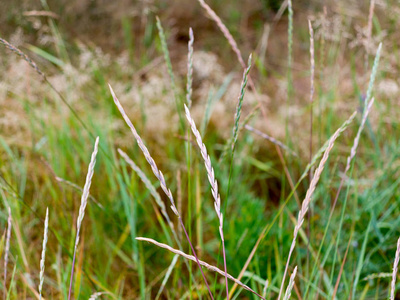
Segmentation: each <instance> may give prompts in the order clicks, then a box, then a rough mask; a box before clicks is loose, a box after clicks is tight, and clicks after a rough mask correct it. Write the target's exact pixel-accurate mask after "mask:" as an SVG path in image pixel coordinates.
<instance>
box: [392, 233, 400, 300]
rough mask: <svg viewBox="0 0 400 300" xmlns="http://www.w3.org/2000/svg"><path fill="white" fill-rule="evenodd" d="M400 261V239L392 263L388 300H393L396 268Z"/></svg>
mask: <svg viewBox="0 0 400 300" xmlns="http://www.w3.org/2000/svg"><path fill="white" fill-rule="evenodd" d="M399 260H400V238H399V239H398V240H397V249H396V256H395V258H394V263H393V273H392V283H391V285H390V300H394V299H395V291H396V276H397V268H398V266H399Z"/></svg>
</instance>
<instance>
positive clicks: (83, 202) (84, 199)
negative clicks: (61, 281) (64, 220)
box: [68, 137, 99, 300]
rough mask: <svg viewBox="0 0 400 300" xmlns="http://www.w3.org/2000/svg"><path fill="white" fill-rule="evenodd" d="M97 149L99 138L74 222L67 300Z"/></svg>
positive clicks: (69, 297) (95, 144)
mask: <svg viewBox="0 0 400 300" xmlns="http://www.w3.org/2000/svg"><path fill="white" fill-rule="evenodd" d="M98 147H99V137H97V138H96V141H95V143H94V149H93V153H92V157H91V159H90V163H89V167H88V172H87V175H86V181H85V185H84V187H83V193H82V198H81V205H80V207H79V214H78V219H77V221H76V238H75V246H74V254H73V257H72V267H71V278H70V284H69V291H68V300H70V299H71V292H72V281H73V278H74V268H75V258H76V252H77V249H78V244H79V234H80V231H81V226H82V221H83V217H84V216H85V208H86V205H87V200H88V197H89V191H90V185H91V183H92V178H93V174H94V167H95V165H96V156H97V152H98Z"/></svg>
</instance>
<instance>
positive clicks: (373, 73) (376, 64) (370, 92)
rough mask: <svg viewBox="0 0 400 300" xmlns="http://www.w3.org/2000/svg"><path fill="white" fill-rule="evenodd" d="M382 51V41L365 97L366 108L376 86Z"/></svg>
mask: <svg viewBox="0 0 400 300" xmlns="http://www.w3.org/2000/svg"><path fill="white" fill-rule="evenodd" d="M381 51H382V43H380V44H379V46H378V50H377V51H376V55H375V60H374V65H373V67H372V72H371V77H370V79H369V84H368V90H367V95H366V97H365V101H366V106H364V107H365V108H364V109H366V107H367V104H368V102H369V100H370V99H371V95H372V89H373V87H374V82H375V78H376V73H377V71H378V66H379V59H380V57H381Z"/></svg>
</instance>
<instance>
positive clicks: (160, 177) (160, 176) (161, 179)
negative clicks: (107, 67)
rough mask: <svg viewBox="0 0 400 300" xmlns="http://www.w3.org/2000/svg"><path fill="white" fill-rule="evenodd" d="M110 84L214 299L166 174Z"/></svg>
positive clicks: (119, 107)
mask: <svg viewBox="0 0 400 300" xmlns="http://www.w3.org/2000/svg"><path fill="white" fill-rule="evenodd" d="M108 86H109V88H110V92H111V95H112V97H113V99H114V103H115V105H116V106H117V108H118V110H119V111H120V113H121V115H122V117H123V118H124V120H125V122H126V124H127V125H128V127H129V128H130V130H131V132H132V134H133V136H134V137H135V139H136V142H137V143H138V146H139V148H140V150H142V152H143V155H144V157H145V158H146V160H147V162H148V163H149V165H150V167H151V170H152V171H153V173H154V175H155V176H156V178H157V179H158V181H159V182H160V186H161V189H162V190H163V192H164V193H165V195H166V196H167V197H168V199H169V200H170V204H171V206H170V207H171V209H172V211H173V212H174V214H175V215H176V216H177V217H178V219H179V222H180V224H181V226H182V229H183V231H184V233H185V235H186V239H187V241H188V243H189V245H190V248H191V250H192V252H193V255H194V257H195V258H196V262H197V265H198V267H199V269H200V272H201V274H202V276H203V279H204V282H205V284H206V286H207V289H208V292H209V294H210V297H211V299H214V297H213V295H212V293H211V290H210V287H209V285H208V282H207V279H206V277H205V275H204V273H203V270H202V268H201V265H200V263H199V261H198V258H197V255H196V251H195V250H194V247H193V245H192V242H191V241H190V238H189V235H188V233H187V231H186V228H185V225H184V224H183V221H182V218H181V216H180V214H179V212H178V210H177V208H176V205H175V201H174V197H173V196H172V192H171V190H170V189H168V188H167V184H166V183H165V178H164V175H163V173H162V172H161V171H160V170H159V169H158V167H157V164H156V162H155V161H154V159H153V158H152V157H151V155H150V153H149V150H148V149H147V147H146V145H145V144H144V143H143V141H142V138H141V137H140V136H139V134H138V133H137V131H136V128H135V126H133V124H132V122H131V120H130V119H129V117H128V115H127V114H126V112H125V110H124V108H123V107H122V105H121V103H120V102H119V100H118V98H117V96H116V95H115V93H114V91H113V89H112V87H111V85H108Z"/></svg>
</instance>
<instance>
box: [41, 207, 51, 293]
mask: <svg viewBox="0 0 400 300" xmlns="http://www.w3.org/2000/svg"><path fill="white" fill-rule="evenodd" d="M48 232H49V208H46V219H45V221H44V234H43V246H42V257H41V259H40V276H39V299H42V287H43V281H44V268H45V264H44V263H45V260H46V245H47V234H48Z"/></svg>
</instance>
